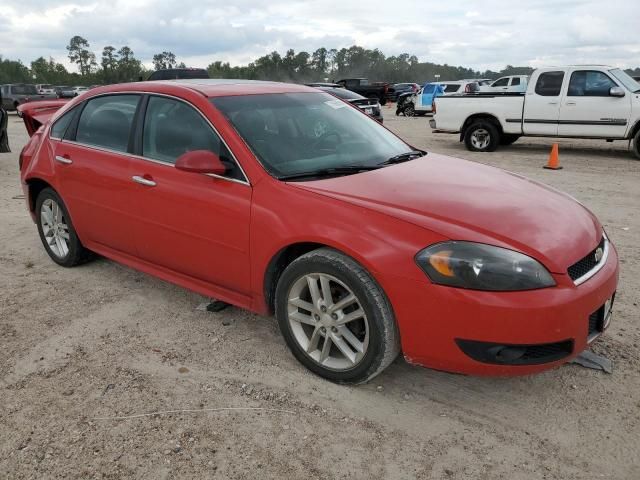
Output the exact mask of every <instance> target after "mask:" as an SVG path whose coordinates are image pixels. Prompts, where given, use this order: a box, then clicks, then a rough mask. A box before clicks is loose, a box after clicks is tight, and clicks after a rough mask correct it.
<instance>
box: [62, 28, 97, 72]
mask: <svg viewBox="0 0 640 480" xmlns="http://www.w3.org/2000/svg"><path fill="white" fill-rule="evenodd" d="M67 51H68V52H69V60H70V61H71V62H72V63H75V64H76V65H78V71H79V72H80V75H82V76H87V75H90V74H91V73H92V72H93V71H94V70H95V67H96V66H97V63H96V56H95V54H94V53H93V52H92V51H91V50H89V42H88V41H87V40H86V39H84V38H82V37H81V36H80V35H75V36H74V37H71V40H70V41H69V45H67Z"/></svg>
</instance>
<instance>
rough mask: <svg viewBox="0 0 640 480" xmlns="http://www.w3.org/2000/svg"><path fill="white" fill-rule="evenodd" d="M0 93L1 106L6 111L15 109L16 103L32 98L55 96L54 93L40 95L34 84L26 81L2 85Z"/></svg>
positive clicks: (32, 99) (41, 98)
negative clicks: (0, 97) (0, 98)
mask: <svg viewBox="0 0 640 480" xmlns="http://www.w3.org/2000/svg"><path fill="white" fill-rule="evenodd" d="M0 93H1V96H2V107H3V108H4V109H5V110H7V111H13V110H17V109H18V105H21V104H23V103H27V102H32V101H34V100H44V99H47V98H55V96H54V95H40V94H39V93H38V90H37V89H36V86H35V85H29V84H26V83H14V84H9V85H2V87H0Z"/></svg>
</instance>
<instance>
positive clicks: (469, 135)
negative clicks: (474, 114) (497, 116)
mask: <svg viewBox="0 0 640 480" xmlns="http://www.w3.org/2000/svg"><path fill="white" fill-rule="evenodd" d="M464 143H465V145H466V147H467V149H468V150H471V151H472V152H493V151H494V150H495V149H496V148H498V145H499V144H500V132H499V131H498V129H497V128H496V126H495V125H494V124H493V123H491V122H489V121H486V120H479V121H476V122H474V123H472V124H471V125H470V126H469V127H468V128H467V130H466V131H465V134H464Z"/></svg>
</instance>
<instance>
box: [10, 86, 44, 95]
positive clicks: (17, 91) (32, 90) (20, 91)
mask: <svg viewBox="0 0 640 480" xmlns="http://www.w3.org/2000/svg"><path fill="white" fill-rule="evenodd" d="M11 91H12V93H13V94H14V95H36V94H37V93H38V91H37V90H36V87H35V85H14V86H12V87H11Z"/></svg>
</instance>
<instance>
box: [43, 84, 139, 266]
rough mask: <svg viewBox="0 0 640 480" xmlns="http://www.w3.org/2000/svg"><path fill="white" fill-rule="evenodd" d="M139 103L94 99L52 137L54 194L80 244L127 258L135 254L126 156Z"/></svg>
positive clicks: (65, 118)
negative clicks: (73, 121) (56, 182)
mask: <svg viewBox="0 0 640 480" xmlns="http://www.w3.org/2000/svg"><path fill="white" fill-rule="evenodd" d="M139 100H140V95H105V96H100V97H96V98H94V99H91V100H89V101H88V102H87V105H86V106H85V107H84V109H83V110H82V114H81V115H80V118H79V120H78V123H77V126H76V125H71V126H69V125H65V124H66V123H69V122H70V120H71V118H70V117H71V116H73V115H74V113H75V112H74V111H70V112H68V113H67V114H66V115H64V116H62V117H61V118H60V119H58V121H57V122H56V123H55V124H54V125H53V126H52V133H51V135H52V137H53V138H54V142H52V143H53V144H54V148H55V152H54V153H55V157H54V158H55V168H56V176H57V177H58V178H59V190H60V191H59V192H58V193H59V194H60V195H61V196H62V198H63V200H64V202H65V204H66V205H67V208H68V209H69V213H70V215H71V218H72V220H73V223H74V225H75V227H76V230H77V231H78V233H79V235H80V238H81V239H82V241H84V242H87V241H88V242H93V243H96V244H99V245H100V246H102V247H106V248H109V249H113V250H116V251H118V252H120V253H126V254H130V255H135V253H136V251H135V243H134V241H133V239H132V237H131V229H132V228H133V223H134V221H135V219H134V217H133V216H132V214H131V201H132V199H131V194H132V192H133V190H134V189H133V185H132V183H131V181H130V177H129V161H130V155H129V154H128V153H127V151H128V147H129V136H130V132H131V125H132V123H133V117H134V114H135V111H136V107H137V105H138V102H139ZM77 108H80V107H77ZM62 127H64V128H62ZM69 129H71V130H73V131H72V132H68V130H69ZM58 130H60V131H59V132H58ZM56 136H59V137H60V140H55V137H56ZM63 137H64V139H62V138H63Z"/></svg>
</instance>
